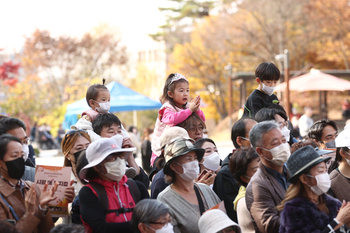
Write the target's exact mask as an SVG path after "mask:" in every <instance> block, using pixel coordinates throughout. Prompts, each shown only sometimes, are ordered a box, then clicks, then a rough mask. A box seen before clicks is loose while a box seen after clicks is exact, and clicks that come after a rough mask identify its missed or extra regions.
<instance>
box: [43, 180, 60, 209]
mask: <svg viewBox="0 0 350 233" xmlns="http://www.w3.org/2000/svg"><path fill="white" fill-rule="evenodd" d="M47 186H48V184H47V183H46V184H45V186H44V189H43V191H42V192H41V195H40V206H41V208H44V206H45V205H48V204H49V202H50V201H53V200H56V198H57V196H55V193H56V190H57V187H58V182H56V183H55V184H54V185H53V186H52V188H51V189H50V190H47Z"/></svg>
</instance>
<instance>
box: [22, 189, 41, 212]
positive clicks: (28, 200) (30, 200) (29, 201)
mask: <svg viewBox="0 0 350 233" xmlns="http://www.w3.org/2000/svg"><path fill="white" fill-rule="evenodd" d="M24 205H25V207H26V211H27V212H29V213H31V214H33V215H34V214H35V210H36V209H37V208H38V204H37V203H36V192H35V185H34V184H33V185H32V186H31V187H30V188H29V191H28V192H27V194H26V197H25V198H24Z"/></svg>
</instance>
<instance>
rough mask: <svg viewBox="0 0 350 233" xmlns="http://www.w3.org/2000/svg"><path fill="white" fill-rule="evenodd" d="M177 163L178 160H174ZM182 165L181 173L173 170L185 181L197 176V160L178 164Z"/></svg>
mask: <svg viewBox="0 0 350 233" xmlns="http://www.w3.org/2000/svg"><path fill="white" fill-rule="evenodd" d="M175 163H177V164H179V163H178V162H175ZM179 165H180V166H182V169H183V173H182V174H180V173H178V172H177V171H175V172H176V173H177V174H179V175H180V177H181V178H182V179H184V180H186V181H191V180H194V179H196V178H197V176H198V173H199V163H198V160H193V161H191V162H189V163H185V164H179Z"/></svg>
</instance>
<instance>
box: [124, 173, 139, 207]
mask: <svg viewBox="0 0 350 233" xmlns="http://www.w3.org/2000/svg"><path fill="white" fill-rule="evenodd" d="M126 183H127V185H128V186H129V190H130V193H131V196H132V198H133V199H134V202H135V205H136V204H137V203H138V202H139V201H140V199H141V193H140V190H139V187H137V184H136V182H135V181H134V180H133V179H130V178H128V181H127V182H126Z"/></svg>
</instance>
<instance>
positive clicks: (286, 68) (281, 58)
mask: <svg viewBox="0 0 350 233" xmlns="http://www.w3.org/2000/svg"><path fill="white" fill-rule="evenodd" d="M275 59H276V60H277V61H283V62H284V64H283V66H284V82H285V83H286V90H285V92H284V102H285V107H284V108H285V110H286V113H287V116H288V117H289V116H290V114H291V109H290V98H289V97H290V94H289V52H288V49H285V50H284V53H283V54H278V55H276V56H275Z"/></svg>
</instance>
